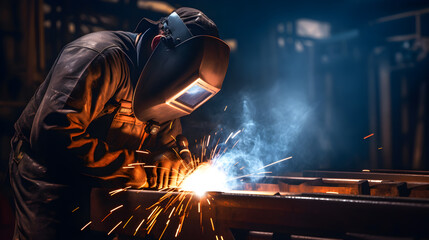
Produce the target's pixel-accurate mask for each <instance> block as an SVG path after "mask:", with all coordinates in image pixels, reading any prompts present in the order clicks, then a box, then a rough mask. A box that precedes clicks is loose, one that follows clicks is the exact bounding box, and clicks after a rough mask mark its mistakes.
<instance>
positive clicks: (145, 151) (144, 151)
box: [136, 150, 150, 154]
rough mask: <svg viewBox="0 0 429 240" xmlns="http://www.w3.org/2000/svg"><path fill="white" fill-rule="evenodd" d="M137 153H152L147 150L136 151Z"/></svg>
mask: <svg viewBox="0 0 429 240" xmlns="http://www.w3.org/2000/svg"><path fill="white" fill-rule="evenodd" d="M136 152H138V153H143V154H149V153H150V151H147V150H136Z"/></svg>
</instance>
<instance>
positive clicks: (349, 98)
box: [0, 0, 429, 236]
mask: <svg viewBox="0 0 429 240" xmlns="http://www.w3.org/2000/svg"><path fill="white" fill-rule="evenodd" d="M181 6H189V7H194V8H198V9H200V10H202V11H203V12H205V13H206V14H207V15H208V16H209V17H210V18H212V19H213V20H214V21H215V22H216V23H217V25H218V27H219V29H220V34H221V37H222V38H223V39H225V40H226V41H227V42H228V44H229V45H230V47H231V50H232V52H231V59H230V66H229V70H228V73H227V77H226V79H225V83H224V87H223V89H222V91H221V93H219V94H218V95H217V96H216V97H215V98H214V99H213V100H212V101H211V102H209V103H207V104H205V105H204V107H202V108H200V109H198V110H197V111H196V112H195V113H194V114H192V115H191V116H188V117H186V118H184V119H183V121H182V122H183V126H184V133H185V135H187V136H189V139H190V140H193V139H195V140H196V142H197V143H198V142H199V139H201V138H203V137H204V136H206V135H208V134H214V133H216V135H217V136H219V137H223V138H225V135H226V136H228V134H229V133H230V132H231V131H236V130H238V129H243V133H245V134H243V138H246V139H244V140H243V142H244V143H243V144H244V145H243V146H242V148H241V150H242V151H245V152H248V153H249V154H252V155H255V156H257V157H258V158H264V159H261V161H263V162H273V161H275V160H278V159H280V158H284V157H287V156H293V159H292V160H291V161H288V162H287V163H285V164H283V165H282V167H279V168H278V169H276V170H275V172H274V174H277V175H281V174H282V173H284V172H288V171H301V170H304V169H329V170H361V169H365V168H373V169H374V168H386V169H398V170H400V169H413V170H429V118H428V112H429V111H428V110H429V106H428V104H429V97H428V94H429V56H428V52H429V2H428V1H425V0H407V1H402V0H342V1H340V0H325V1H319V0H300V1H296V0H291V1H273V0H268V1H226V0H218V1H201V0H199V1H197V0H178V1H152V0H93V1H83V0H62V1H55V0H14V1H12V0H10V1H1V3H0V34H1V37H0V48H1V49H0V61H1V62H0V63H1V64H0V76H1V77H0V86H1V87H0V122H1V128H0V169H1V171H0V179H1V181H2V183H3V182H6V181H7V179H6V169H7V165H8V155H9V151H10V149H9V148H10V147H9V140H10V137H11V136H12V134H13V123H14V122H15V121H16V119H17V118H18V117H19V114H20V113H21V111H22V110H23V108H24V107H25V105H26V103H27V102H28V101H29V99H30V98H31V96H32V95H33V93H34V91H35V89H36V88H37V86H38V85H39V84H40V83H41V82H42V81H43V80H44V77H45V76H46V74H47V73H48V71H49V69H50V66H51V65H52V63H53V62H54V61H55V58H56V56H57V55H58V54H59V52H60V51H61V48H62V47H63V46H64V45H65V44H67V43H68V42H70V41H73V40H74V39H77V38H78V37H80V36H82V35H84V34H87V33H90V32H94V31H102V30H124V31H132V30H133V29H134V27H135V26H136V24H137V23H138V21H139V20H140V19H141V18H142V17H143V16H144V17H148V18H151V19H154V20H155V19H158V18H160V17H162V16H165V15H167V14H168V13H170V12H171V11H173V10H174V9H175V8H178V7H181ZM246 131H247V132H246ZM245 140H247V141H245ZM237 147H239V145H237ZM194 148H198V145H197V144H195V146H194ZM2 192H5V194H1V195H0V197H1V199H0V203H3V204H5V203H7V199H6V198H4V197H3V196H7V193H6V192H7V191H6V190H3V189H2ZM8 214H9V215H8ZM10 215H11V213H9V212H7V211H1V213H0V226H1V227H0V228H1V229H0V231H3V232H7V231H8V230H9V231H10V229H11V227H10V225H7V224H11V223H10V220H8V219H9V217H8V216H10ZM2 223H4V224H2ZM1 235H2V234H1V233H0V236H1Z"/></svg>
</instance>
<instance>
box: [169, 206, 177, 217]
mask: <svg viewBox="0 0 429 240" xmlns="http://www.w3.org/2000/svg"><path fill="white" fill-rule="evenodd" d="M175 208H176V207H174V208H173V209H171V213H170V215H169V216H168V218H171V214H173V211H174V209H175Z"/></svg>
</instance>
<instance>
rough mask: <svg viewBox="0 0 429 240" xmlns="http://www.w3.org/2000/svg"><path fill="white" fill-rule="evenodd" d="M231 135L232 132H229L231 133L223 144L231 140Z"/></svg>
mask: <svg viewBox="0 0 429 240" xmlns="http://www.w3.org/2000/svg"><path fill="white" fill-rule="evenodd" d="M232 134H233V132H231V133H230V134H229V136H228V138H227V139H226V141H225V144H226V143H227V142H228V140H229V139H230V138H231V136H232Z"/></svg>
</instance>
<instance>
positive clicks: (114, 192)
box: [109, 186, 131, 196]
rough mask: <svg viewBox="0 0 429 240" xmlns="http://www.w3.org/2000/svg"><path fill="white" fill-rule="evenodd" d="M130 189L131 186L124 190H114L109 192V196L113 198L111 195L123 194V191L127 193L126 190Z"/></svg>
mask: <svg viewBox="0 0 429 240" xmlns="http://www.w3.org/2000/svg"><path fill="white" fill-rule="evenodd" d="M130 187H131V186H128V187H125V188H120V189H116V190H113V191H110V192H109V194H110V196H113V195H115V194H117V193H120V192H123V191H127V189H128V188H130Z"/></svg>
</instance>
